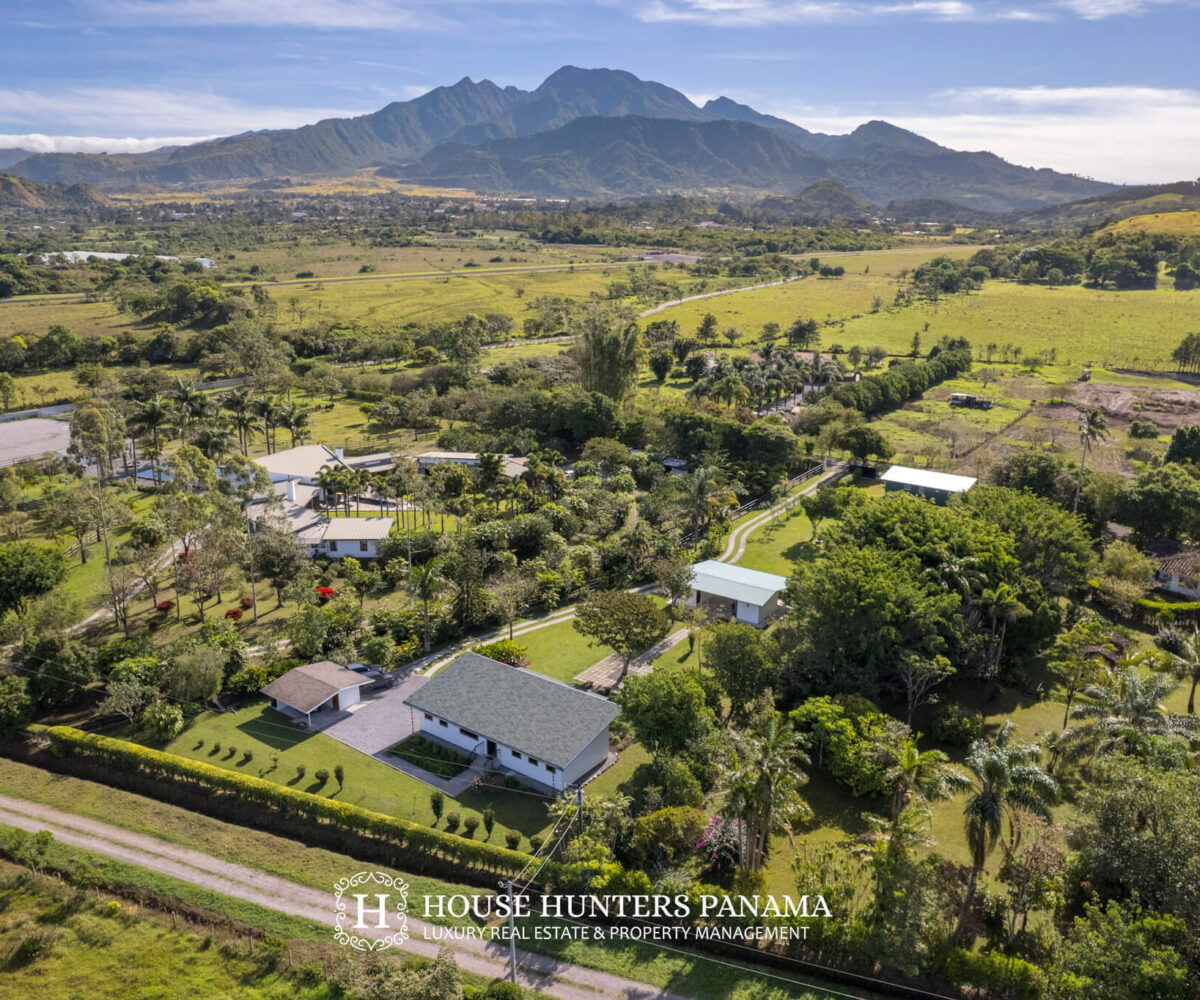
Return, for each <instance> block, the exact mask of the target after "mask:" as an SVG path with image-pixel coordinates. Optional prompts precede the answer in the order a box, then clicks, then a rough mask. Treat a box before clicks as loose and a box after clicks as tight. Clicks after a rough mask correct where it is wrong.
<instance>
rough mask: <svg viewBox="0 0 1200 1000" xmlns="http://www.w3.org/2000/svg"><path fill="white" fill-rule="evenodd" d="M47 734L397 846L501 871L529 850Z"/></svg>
mask: <svg viewBox="0 0 1200 1000" xmlns="http://www.w3.org/2000/svg"><path fill="white" fill-rule="evenodd" d="M29 729H30V731H31V732H34V733H38V734H41V735H44V736H46V737H47V738H48V739H49V741H50V748H51V750H52V752H53V753H55V754H56V755H58V756H75V757H85V758H92V759H98V760H100V761H102V762H103V763H104V764H105V765H107V766H108V767H114V768H124V769H126V770H129V771H136V772H140V773H142V774H145V775H148V776H149V777H151V778H155V779H161V780H166V781H172V782H177V783H182V784H191V785H199V786H204V787H206V788H209V789H214V790H217V791H219V792H223V793H226V794H229V795H234V796H237V797H238V798H240V799H242V800H245V801H249V802H253V803H255V804H257V805H263V806H267V807H268V808H270V809H273V810H275V811H276V812H278V813H281V814H283V815H285V816H296V817H300V818H302V819H306V820H309V821H311V822H315V823H322V824H328V825H330V826H333V827H336V828H338V829H339V830H345V831H347V832H351V833H355V834H358V835H367V836H371V837H377V838H379V839H381V840H385V841H387V842H389V843H391V844H394V845H396V846H399V847H402V848H405V849H408V850H412V851H417V852H420V853H423V854H428V855H430V856H432V857H435V858H439V859H442V860H447V861H452V862H454V863H456V864H461V865H466V866H469V867H475V868H482V869H486V870H488V871H493V872H496V873H497V874H501V875H509V874H513V873H514V872H519V871H521V870H522V869H524V867H525V865H526V864H527V863H528V861H529V855H527V854H523V853H522V852H520V851H510V850H508V849H507V848H504V847H496V846H493V845H492V844H486V843H481V842H479V841H474V840H468V839H466V838H464V837H456V836H452V835H451V834H447V833H443V832H442V831H440V830H435V829H432V828H430V827H427V826H423V825H421V824H419V823H412V822H410V821H408V820H403V819H398V818H396V817H393V816H387V815H384V814H383V813H377V812H372V811H371V810H369V809H362V808H360V807H359V806H354V805H350V804H349V803H345V802H335V801H333V800H332V799H327V798H323V797H322V796H320V795H312V794H310V793H309V792H302V791H298V790H297V789H294V788H288V787H287V786H286V785H277V784H275V783H274V782H271V781H267V780H265V779H263V778H255V777H252V776H251V775H246V774H237V773H235V772H233V771H227V770H225V768H222V767H215V766H214V765H212V764H205V763H202V762H201V761H195V760H189V759H188V758H186V757H178V756H176V755H175V754H169V753H163V752H161V751H159V750H151V749H149V748H147V747H143V746H138V745H137V744H136V743H128V742H126V741H125V740H117V739H113V738H111V737H108V736H100V735H98V734H96V733H86V732H83V731H82V730H79V729H73V728H71V727H70V726H52V727H49V728H47V727H44V726H36V725H35V726H30V727H29Z"/></svg>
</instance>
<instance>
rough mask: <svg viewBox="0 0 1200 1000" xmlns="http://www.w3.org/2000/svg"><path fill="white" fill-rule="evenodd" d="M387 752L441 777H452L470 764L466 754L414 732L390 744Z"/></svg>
mask: <svg viewBox="0 0 1200 1000" xmlns="http://www.w3.org/2000/svg"><path fill="white" fill-rule="evenodd" d="M387 753H388V754H390V755H391V756H393V757H399V758H400V759H401V760H406V761H408V762H409V763H410V764H415V765H416V766H417V767H419V768H422V769H423V770H426V771H428V772H430V774H436V775H438V776H439V777H442V778H453V777H455V776H456V775H459V774H462V773H463V771H465V770H466V769H467V768H468V767H470V766H471V758H470V757H468V756H467V755H466V754H464V753H459V752H458V751H457V750H451V749H450V748H449V747H444V746H442V745H441V744H440V743H434V742H433V741H432V740H427V739H425V737H423V736H421V735H419V734H416V733H414V734H413V735H412V736H409V737H407V738H406V739H403V740H401V741H400V742H399V743H394V744H392V745H391V746H390V747H388V749H387Z"/></svg>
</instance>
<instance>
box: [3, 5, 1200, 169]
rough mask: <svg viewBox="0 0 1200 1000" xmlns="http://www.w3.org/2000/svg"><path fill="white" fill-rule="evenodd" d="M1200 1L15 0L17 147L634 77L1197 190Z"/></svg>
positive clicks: (12, 44)
mask: <svg viewBox="0 0 1200 1000" xmlns="http://www.w3.org/2000/svg"><path fill="white" fill-rule="evenodd" d="M1198 38H1200V0H1189V2H1182V3H1181V2H1175V0H829V2H817V0H785V2H775V0H637V2H635V0H474V2H460V0H440V2H435V0H204V2H197V0H0V147H4V146H22V147H25V148H33V149H37V150H46V151H49V150H75V149H83V150H102V149H103V150H109V151H114V152H117V151H137V150H142V149H147V148H152V147H153V146H155V145H160V144H162V143H163V142H167V141H170V142H179V141H191V140H194V139H197V138H201V137H208V136H215V135H227V134H231V133H234V132H239V131H245V130H248V129H254V128H280V127H290V126H295V125H300V124H304V123H305V122H310V121H314V120H316V119H318V118H321V117H329V116H331V115H346V114H361V113H365V112H369V111H373V110H375V109H377V108H379V107H381V106H383V105H384V104H386V103H388V102H389V101H392V100H406V99H408V98H411V97H414V96H416V95H417V94H420V93H422V92H424V91H426V90H429V89H430V88H432V87H435V86H437V85H439V84H444V83H453V82H454V81H455V80H458V79H460V78H461V77H463V76H470V77H472V78H474V79H480V78H483V77H488V78H490V79H492V80H494V81H495V82H497V83H499V84H501V85H504V84H516V85H517V86H520V87H524V88H532V87H535V86H536V85H537V84H538V83H539V82H541V80H542V79H543V78H544V77H545V76H546V75H548V74H549V73H550V72H552V71H553V70H554V69H556V68H557V67H558V66H560V65H563V64H566V63H570V64H574V65H578V66H608V67H613V68H620V69H627V70H630V71H631V72H633V73H636V74H637V75H638V76H641V77H643V78H646V79H654V80H658V81H660V82H663V83H666V84H669V85H670V86H673V87H676V88H678V89H679V90H682V91H683V92H684V93H686V94H687V95H688V96H690V97H692V98H693V99H694V100H697V101H703V100H705V99H707V98H710V97H715V96H718V95H721V94H725V95H728V96H730V97H732V98H734V99H735V100H739V101H743V102H745V103H748V104H751V105H753V106H754V107H756V108H758V109H759V110H762V111H768V112H771V113H774V114H778V115H781V116H783V117H786V118H790V119H791V120H793V121H795V122H797V123H799V124H801V125H804V126H805V127H807V128H812V129H818V130H822V131H846V130H848V129H850V128H853V127H854V125H856V124H858V123H860V122H862V121H866V120H868V119H871V118H884V119H886V120H888V121H891V122H894V123H896V124H898V125H902V126H904V127H907V128H912V129H914V130H916V131H918V132H920V133H922V134H923V135H927V136H929V137H930V138H932V139H935V140H937V141H939V142H943V143H945V144H947V145H950V146H953V147H955V148H960V149H990V150H992V151H994V152H996V153H999V154H1000V155H1002V156H1004V157H1005V158H1007V159H1010V160H1013V161H1015V162H1018V163H1022V164H1028V165H1032V166H1050V167H1055V168H1057V169H1060V170H1070V171H1074V172H1077V173H1081V174H1085V175H1089V176H1093V177H1099V178H1103V179H1105V180H1115V181H1126V182H1134V181H1166V180H1179V179H1185V178H1195V177H1197V176H1200V72H1198V70H1197V67H1198V64H1200V59H1198V58H1197V51H1198V48H1200V46H1198V44H1197V39H1198Z"/></svg>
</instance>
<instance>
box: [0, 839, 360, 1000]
mask: <svg viewBox="0 0 1200 1000" xmlns="http://www.w3.org/2000/svg"><path fill="white" fill-rule="evenodd" d="M0 829H4V828H0ZM52 853H53V854H54V855H55V856H56V857H58V858H61V859H62V860H63V861H67V860H71V861H75V860H77V859H79V858H82V857H85V856H86V855H85V854H84V852H72V851H71V849H69V848H65V847H63V846H62V845H55V847H54V848H53V850H52ZM93 858H94V856H93ZM93 858H89V860H93ZM127 867H128V866H127ZM19 871H21V869H18V868H17V867H16V866H15V865H10V864H8V863H7V862H0V874H2V875H3V876H4V877H5V880H6V881H8V880H9V877H10V876H12V875H15V874H17V873H18V872H19ZM123 874H124V873H123ZM183 887H184V884H183V883H179V884H178V888H183ZM153 888H155V889H156V890H157V891H160V892H164V891H167V890H168V888H171V889H173V888H175V887H174V886H170V887H169V886H167V885H166V883H160V884H156V885H155V886H153ZM190 901H191V900H189V902H190ZM0 902H2V903H3V906H4V914H5V923H4V924H3V925H0V951H3V952H4V953H6V954H11V953H13V952H14V950H15V949H16V948H17V947H18V946H19V944H20V943H21V942H22V941H23V940H25V939H26V938H28V937H30V936H32V935H35V934H38V933H39V932H40V933H43V934H47V935H48V936H50V937H51V939H50V942H49V944H48V946H46V948H45V950H44V951H43V952H42V953H41V954H39V955H38V956H37V957H36V958H35V959H33V960H32V961H29V962H26V963H23V964H22V963H21V962H19V961H13V962H10V963H9V964H8V965H7V966H6V968H5V970H4V987H5V989H4V993H5V995H6V996H13V997H17V996H20V997H32V996H37V997H40V998H42V1000H60V998H61V1000H68V998H75V997H89V998H98V1000H99V998H112V1000H150V998H154V1000H228V998H229V997H238V998H239V1000H326V998H333V997H335V996H338V995H339V993H338V991H337V990H336V988H335V987H333V986H331V985H329V984H327V983H319V984H317V985H311V986H310V985H306V984H305V983H303V982H301V981H300V980H299V979H297V978H293V977H292V976H289V975H287V974H286V973H284V972H282V971H273V970H267V969H264V968H263V967H262V966H261V965H259V964H257V963H256V962H255V961H254V959H253V958H250V957H244V956H242V955H240V954H238V953H236V951H234V950H233V949H231V948H224V947H219V946H218V947H214V946H213V945H212V943H211V942H210V941H207V940H205V939H204V938H201V937H200V936H198V935H197V934H196V933H193V932H190V931H185V930H178V931H177V930H172V929H170V928H167V927H165V926H164V925H163V924H162V923H161V922H159V921H155V920H153V919H149V918H147V917H145V916H143V915H142V914H141V913H138V914H136V915H135V914H134V913H132V912H131V911H130V908H129V907H128V906H125V907H122V908H121V909H119V910H117V911H116V912H115V913H109V912H107V907H108V902H109V901H108V900H105V899H103V898H86V899H84V900H82V901H81V902H79V903H77V904H74V905H72V906H70V907H65V906H64V904H63V900H62V890H61V888H60V889H58V890H57V891H54V890H50V889H43V890H39V888H38V887H37V886H36V884H35V885H32V886H20V887H17V886H14V887H12V888H6V889H4V890H0ZM118 902H120V901H118ZM212 902H219V901H218V900H212ZM268 915H272V914H271V913H270V911H265V910H264V911H263V913H262V916H263V917H264V918H265V917H267V916H268ZM247 916H257V915H256V914H251V913H249V912H246V911H238V915H237V919H239V920H240V919H244V918H245V917H247ZM275 916H279V915H275ZM283 919H284V920H286V918H283ZM247 922H250V921H247ZM297 923H299V921H297ZM260 926H261V925H260ZM275 926H276V928H277V931H278V930H287V931H290V930H294V929H295V928H292V927H287V928H284V927H283V925H282V924H276V925H275ZM264 929H266V928H265V927H264ZM277 931H273V933H277ZM306 936H307V934H306Z"/></svg>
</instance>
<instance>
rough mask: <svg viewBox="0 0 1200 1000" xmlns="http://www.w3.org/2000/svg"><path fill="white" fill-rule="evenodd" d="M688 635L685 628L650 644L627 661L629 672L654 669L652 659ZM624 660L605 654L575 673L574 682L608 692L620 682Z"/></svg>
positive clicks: (641, 672) (638, 673)
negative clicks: (656, 642) (597, 660)
mask: <svg viewBox="0 0 1200 1000" xmlns="http://www.w3.org/2000/svg"><path fill="white" fill-rule="evenodd" d="M687 637H688V630H687V629H685V628H681V629H678V630H676V631H674V632H672V633H671V634H670V635H669V636H667V637H666V638H665V639H663V640H662V642H660V643H658V644H657V645H655V646H651V647H650V648H649V649H648V650H646V652H644V653H642V654H641V655H640V656H635V657H634V658H633V659H632V660H630V661H629V673H630V674H636V675H644V674H648V673H650V671H651V670H653V669H654V661H655V660H657V659H658V658H659V657H660V656H662V655H663V653H665V652H666V651H667V650H668V649H670V648H672V647H673V646H678V645H679V644H680V643H681V642H683V640H684V639H686V638H687ZM623 662H624V661H623V660H622V659H621V657H619V656H618V655H617V654H616V653H613V654H612V655H611V656H606V657H605V658H604V659H603V660H601V661H600V662H599V663H593V664H592V665H591V666H590V667H588V668H587V670H585V671H583V673H581V674H576V675H575V683H576V684H586V685H588V686H590V687H591V688H592V690H594V691H601V692H603V693H604V694H608V693H609V692H610V691H612V690H613V689H614V688H616V687H617V686H618V685H619V684H620V683H621V665H622V663H623Z"/></svg>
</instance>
